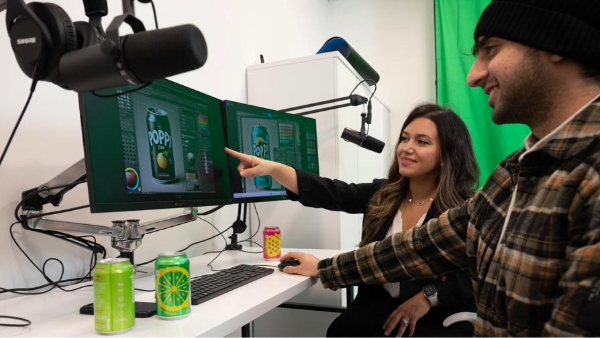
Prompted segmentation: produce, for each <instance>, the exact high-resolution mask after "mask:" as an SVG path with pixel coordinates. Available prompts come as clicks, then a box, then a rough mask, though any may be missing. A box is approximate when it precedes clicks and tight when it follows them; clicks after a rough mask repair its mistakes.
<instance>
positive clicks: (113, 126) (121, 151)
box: [79, 80, 232, 212]
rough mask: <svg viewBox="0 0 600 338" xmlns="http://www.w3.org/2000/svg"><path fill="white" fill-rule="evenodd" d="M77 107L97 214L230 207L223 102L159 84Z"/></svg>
mask: <svg viewBox="0 0 600 338" xmlns="http://www.w3.org/2000/svg"><path fill="white" fill-rule="evenodd" d="M131 89H132V88H131V87H121V88H116V89H113V90H108V91H103V92H102V94H103V95H106V94H107V93H108V94H114V93H123V92H125V91H127V90H131ZM79 101H80V102H79V104H80V111H81V118H82V119H81V121H82V130H83V139H84V154H85V162H86V175H87V179H88V190H89V198H90V209H91V211H92V212H110V211H127V210H145V209H162V208H178V207H195V206H208V205H223V204H230V203H232V201H231V187H230V184H229V173H228V160H227V155H226V154H225V152H224V151H223V148H224V147H225V134H224V130H225V128H224V123H223V115H222V112H221V100H219V99H216V98H214V97H211V96H209V95H206V94H203V93H200V92H198V91H195V90H193V89H190V88H187V87H185V86H182V85H180V84H177V83H175V82H173V81H169V80H159V81H155V82H153V83H152V84H150V85H149V86H147V87H145V88H142V89H139V90H137V91H134V92H131V93H126V94H123V95H119V96H115V97H110V98H103V97H98V96H96V95H94V94H92V93H85V94H80V96H79Z"/></svg>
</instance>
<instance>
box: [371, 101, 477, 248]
mask: <svg viewBox="0 0 600 338" xmlns="http://www.w3.org/2000/svg"><path fill="white" fill-rule="evenodd" d="M417 118H426V119H429V120H431V121H432V122H433V123H435V125H436V127H437V132H438V135H439V138H440V150H441V151H440V152H441V163H443V165H442V166H441V167H440V172H439V176H438V177H437V186H438V189H437V193H436V196H435V204H436V207H437V208H438V210H440V211H442V212H443V211H445V210H447V209H450V208H453V207H456V206H458V205H460V204H462V202H464V201H465V200H466V199H468V198H469V197H471V196H472V195H473V193H474V192H475V189H476V188H477V184H478V183H479V166H478V165H477V161H476V159H475V152H474V150H473V143H472V141H471V135H470V134H469V130H468V129H467V126H466V125H465V123H464V122H463V120H462V119H461V118H460V117H459V116H458V115H456V113H454V112H453V111H451V110H450V109H447V108H443V107H441V106H439V105H437V104H432V103H425V104H421V105H419V106H417V107H416V108H415V109H413V110H412V111H411V112H410V114H409V115H408V117H407V118H406V121H404V125H403V126H402V130H401V131H400V135H399V137H398V141H397V142H396V148H394V149H396V150H397V149H398V145H399V144H400V142H401V139H402V133H403V132H404V129H405V128H406V126H408V125H409V124H410V123H411V122H412V121H414V120H415V119H417ZM396 150H395V151H394V154H396ZM399 170H400V166H399V165H398V158H397V155H396V156H394V160H393V161H392V164H391V166H390V169H389V171H388V177H387V182H386V184H385V185H384V186H383V187H382V188H381V189H379V191H377V193H375V195H374V196H373V198H372V199H371V201H370V202H369V205H368V207H367V211H368V212H367V216H366V218H365V222H364V228H363V239H362V241H361V242H360V246H363V245H366V244H368V243H370V242H372V241H373V238H374V237H375V236H376V235H377V233H378V231H379V229H380V228H381V226H382V225H383V223H384V222H386V221H389V219H390V218H392V217H393V216H394V215H395V214H396V213H397V212H398V209H400V204H401V203H402V200H403V199H404V197H405V196H406V194H407V193H408V181H409V178H407V177H404V176H402V175H400V171H399Z"/></svg>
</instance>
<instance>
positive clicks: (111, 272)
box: [93, 258, 135, 334]
mask: <svg viewBox="0 0 600 338" xmlns="http://www.w3.org/2000/svg"><path fill="white" fill-rule="evenodd" d="M133 276H134V271H133V266H132V265H131V263H130V262H129V259H127V258H107V259H102V260H100V261H99V262H98V263H97V264H96V268H95V269H94V282H93V285H94V325H95V327H96V331H97V332H98V333H103V334H112V333H119V332H124V331H127V330H130V329H132V328H133V326H134V325H135V293H134V290H133Z"/></svg>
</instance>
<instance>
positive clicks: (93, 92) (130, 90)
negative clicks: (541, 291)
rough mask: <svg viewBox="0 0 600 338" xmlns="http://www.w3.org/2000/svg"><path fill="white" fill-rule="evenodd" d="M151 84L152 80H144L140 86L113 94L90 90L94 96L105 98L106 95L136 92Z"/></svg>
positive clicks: (113, 95) (115, 95) (112, 95)
mask: <svg viewBox="0 0 600 338" xmlns="http://www.w3.org/2000/svg"><path fill="white" fill-rule="evenodd" d="M151 84H152V81H150V82H146V83H144V84H143V85H141V86H139V87H136V88H133V89H129V90H126V91H124V92H122V93H115V94H110V95H103V94H98V93H97V92H96V91H95V90H94V91H92V92H91V93H92V94H93V95H94V96H97V97H101V98H107V97H117V96H121V95H125V94H129V93H133V92H137V91H138V90H140V89H143V88H146V87H148V86H149V85H151Z"/></svg>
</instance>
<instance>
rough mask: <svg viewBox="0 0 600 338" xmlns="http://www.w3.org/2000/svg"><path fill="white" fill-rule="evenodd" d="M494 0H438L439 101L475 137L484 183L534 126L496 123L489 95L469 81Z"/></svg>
mask: <svg viewBox="0 0 600 338" xmlns="http://www.w3.org/2000/svg"><path fill="white" fill-rule="evenodd" d="M490 2H491V0H435V34H436V54H437V56H436V62H437V97H438V104H440V105H443V106H446V107H448V108H450V109H452V110H454V111H455V112H456V113H457V114H459V115H460V116H461V117H462V118H463V120H464V121H465V123H466V124H467V127H468V128H469V131H470V132H471V137H472V138H473V143H474V147H475V153H476V155H477V161H478V163H479V167H480V169H481V179H480V187H481V186H483V184H485V182H486V181H487V179H488V177H489V176H490V174H491V173H492V171H493V170H494V168H495V167H496V166H497V165H498V164H499V163H500V161H502V160H503V159H504V158H505V157H506V156H507V155H508V154H510V153H512V152H514V151H515V150H517V149H520V148H521V147H522V146H523V140H524V139H525V137H526V136H527V134H529V132H530V129H529V128H528V127H527V126H524V125H514V124H513V125H502V126H499V125H496V124H494V122H493V121H492V109H491V107H490V106H489V105H488V103H487V101H488V96H487V95H485V93H484V92H483V90H482V89H481V88H479V87H478V88H471V87H469V86H468V85H467V74H468V73H469V69H470V68H471V66H472V65H473V61H474V60H475V58H474V56H473V54H472V49H473V45H474V42H475V41H474V40H473V32H474V31H475V26H476V25H477V20H478V19H479V16H480V14H481V13H482V12H483V10H484V8H485V7H486V6H487V5H488V4H489V3H490Z"/></svg>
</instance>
